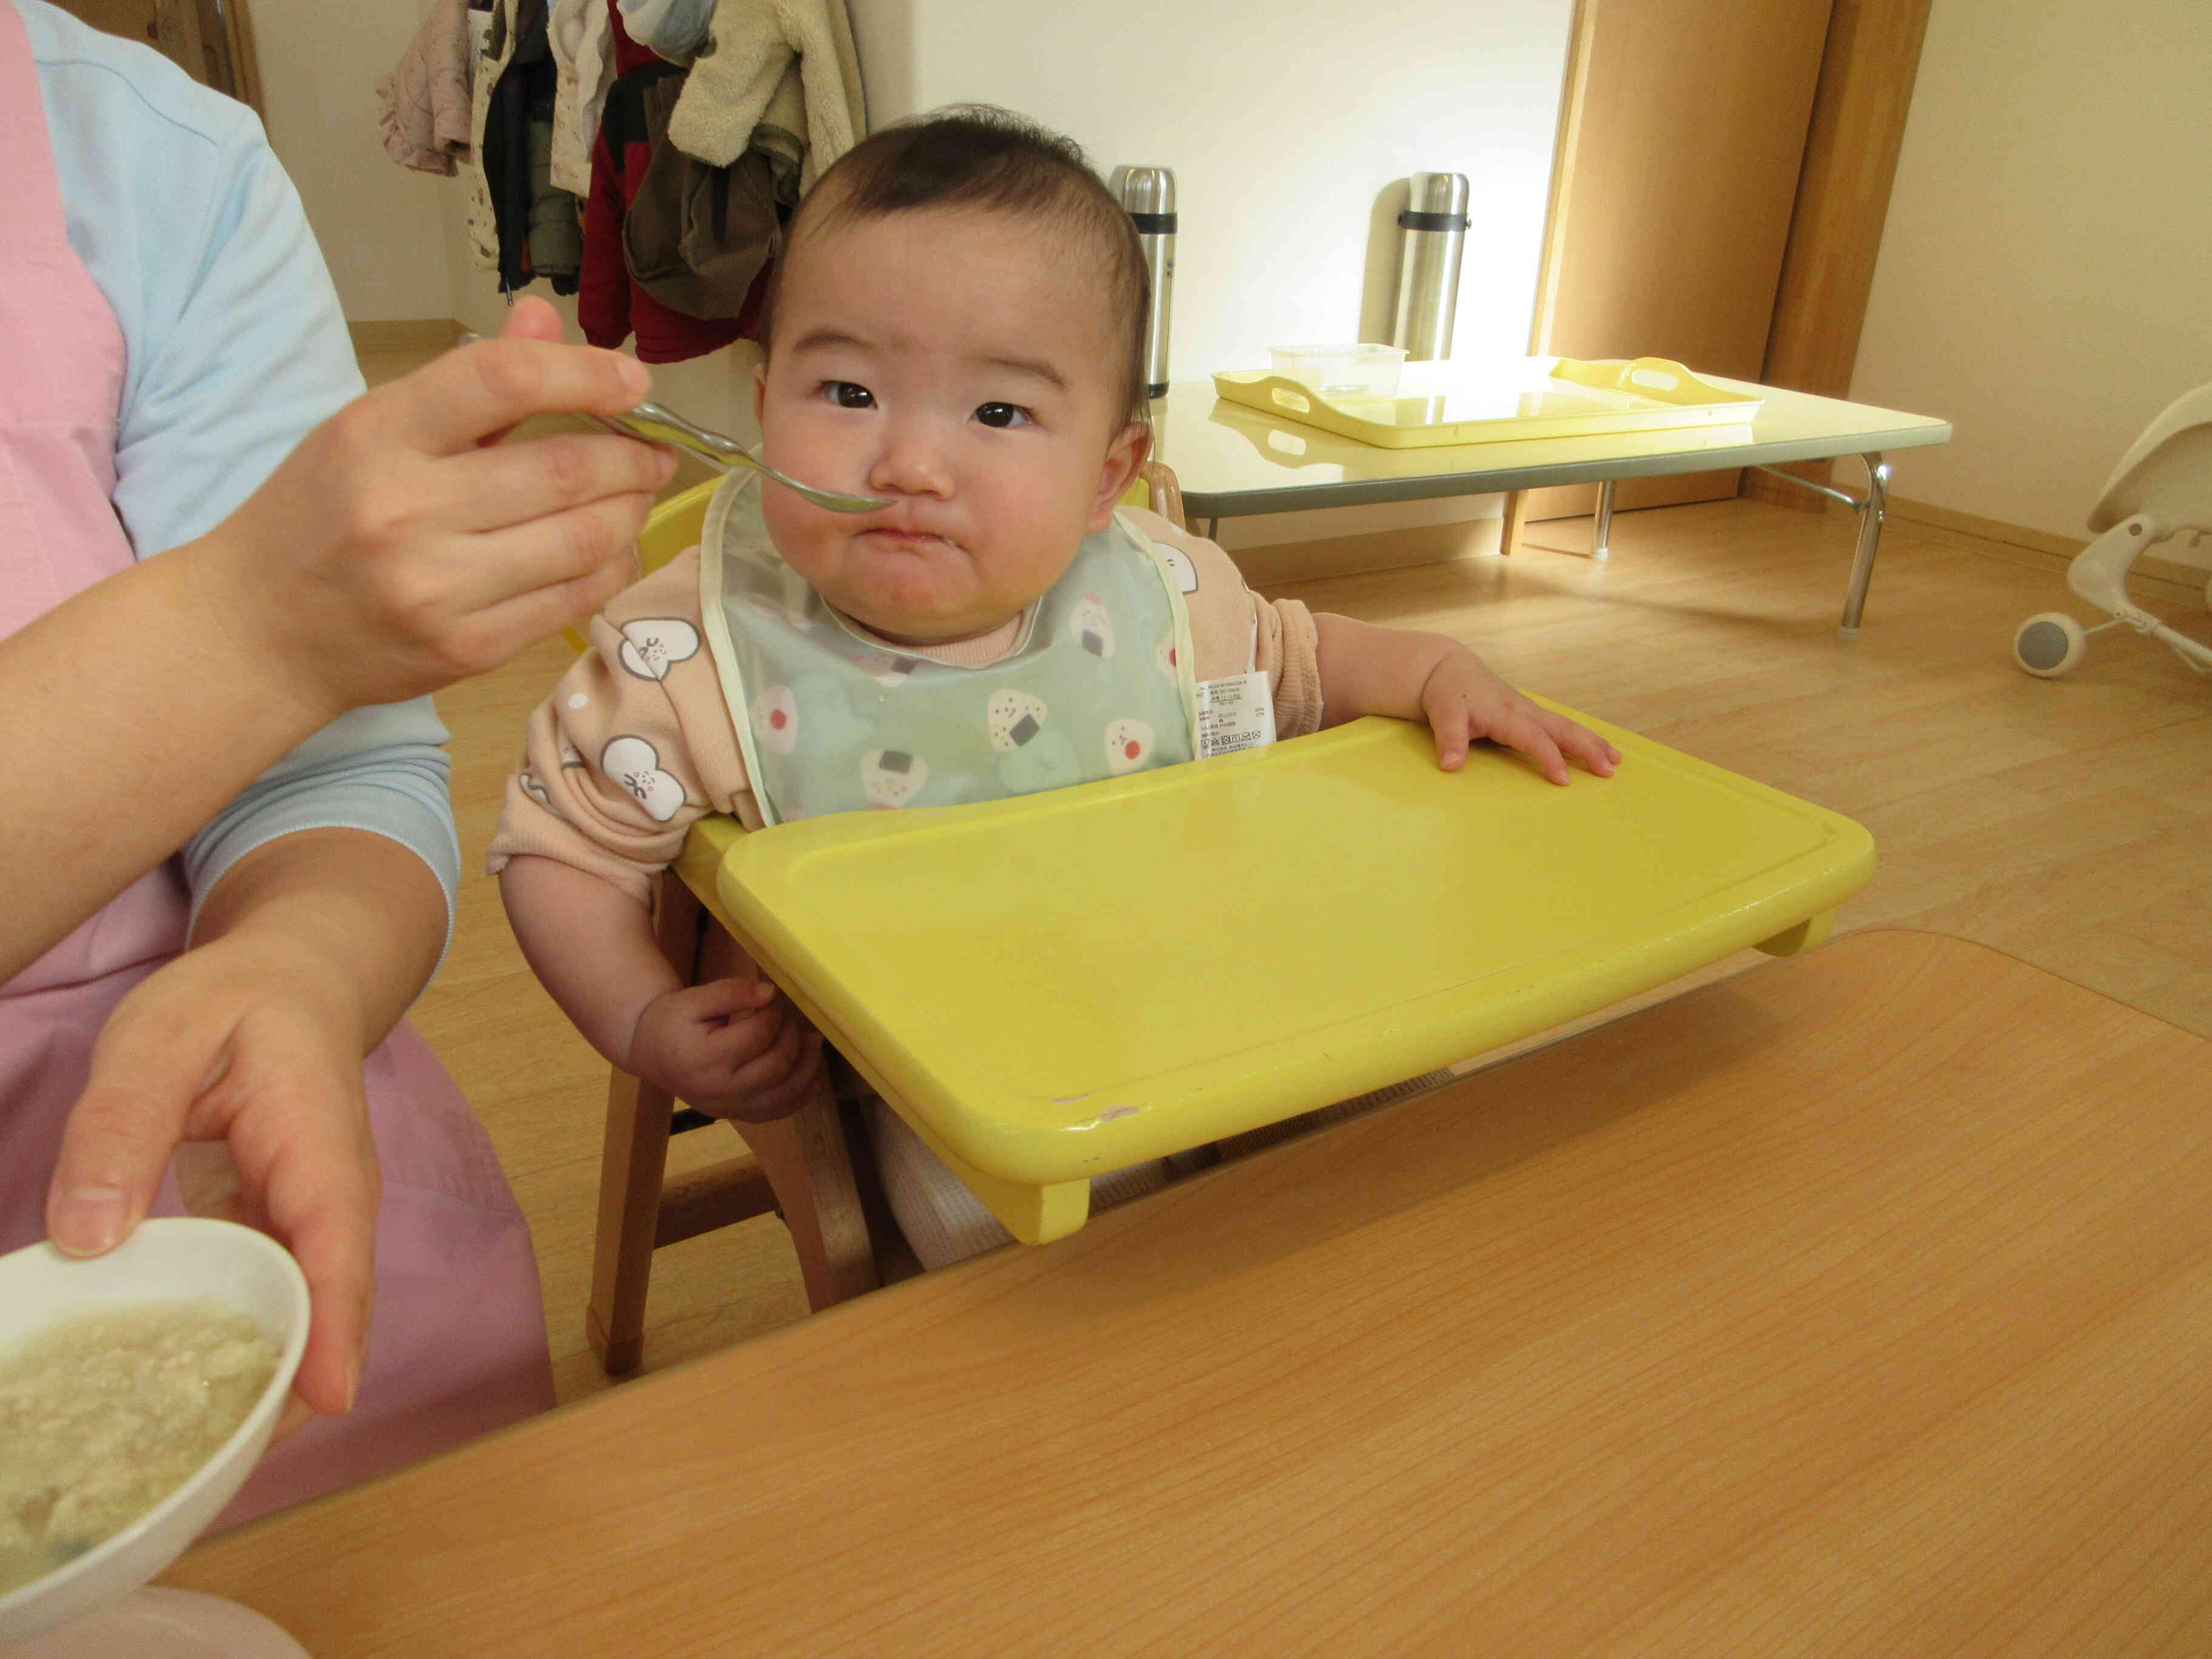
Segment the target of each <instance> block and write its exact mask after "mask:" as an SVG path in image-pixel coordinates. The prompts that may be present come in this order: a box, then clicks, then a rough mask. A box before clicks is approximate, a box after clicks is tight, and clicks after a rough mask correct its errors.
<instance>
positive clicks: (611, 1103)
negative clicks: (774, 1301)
mask: <svg viewBox="0 0 2212 1659" xmlns="http://www.w3.org/2000/svg"><path fill="white" fill-rule="evenodd" d="M700 918H701V911H700V907H699V901H698V900H697V899H696V898H695V897H693V896H692V895H691V892H690V889H688V888H686V887H685V886H684V884H683V883H682V882H680V881H676V880H673V879H663V880H661V881H660V882H659V883H657V884H655V892H654V897H653V932H654V935H655V937H656V939H658V940H659V945H660V949H661V953H662V954H663V955H664V956H665V957H667V958H668V960H669V962H670V963H671V965H672V966H674V968H675V969H676V971H677V972H678V974H679V975H682V976H683V978H684V981H685V983H687V984H688V983H690V981H691V977H692V974H693V970H694V969H695V968H696V964H697V962H698V959H699V924H700ZM675 1110H676V1102H675V1100H674V1098H673V1097H671V1096H670V1094H669V1093H668V1091H666V1090H665V1089H661V1088H658V1087H656V1086H655V1085H652V1084H649V1083H646V1082H643V1081H641V1080H640V1079H637V1078H634V1077H632V1076H630V1075H629V1073H626V1072H620V1071H617V1072H614V1073H611V1075H610V1077H609V1079H608V1081H607V1128H606V1139H605V1141H604V1142H603V1143H602V1146H601V1148H600V1152H599V1230H598V1234H597V1239H596V1243H595V1244H594V1246H593V1249H592V1296H591V1300H590V1302H589V1303H588V1304H586V1307H585V1311H584V1334H585V1335H586V1337H587V1338H588V1339H589V1340H590V1342H591V1345H592V1352H593V1353H595V1354H597V1355H598V1356H599V1364H602V1365H603V1366H605V1368H606V1369H607V1370H608V1371H609V1372H611V1373H620V1372H623V1371H630V1370H636V1369H637V1365H638V1362H639V1361H640V1360H641V1359H642V1358H644V1357H645V1293H646V1287H647V1284H648V1283H649V1282H650V1281H651V1279H652V1277H653V1241H654V1237H655V1235H656V1234H657V1233H658V1231H659V1222H660V1189H661V1185H662V1183H663V1182H664V1181H665V1179H666V1174H667V1168H668V1129H669V1120H670V1118H671V1116H673V1115H674V1114H675Z"/></svg>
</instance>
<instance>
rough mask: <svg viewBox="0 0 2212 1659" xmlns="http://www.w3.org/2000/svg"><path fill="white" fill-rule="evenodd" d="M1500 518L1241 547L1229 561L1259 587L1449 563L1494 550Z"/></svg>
mask: <svg viewBox="0 0 2212 1659" xmlns="http://www.w3.org/2000/svg"><path fill="white" fill-rule="evenodd" d="M1504 522H1505V521H1504V520H1503V519H1498V518H1489V519H1464V520H1460V521H1458V522H1457V523H1454V524H1424V525H1412V526H1407V527H1406V528H1404V529H1401V530H1377V531H1372V532H1369V533H1367V534H1365V535H1361V536H1330V537H1328V538H1324V539H1322V540H1320V541H1310V542H1278V543H1276V544H1273V546H1269V547H1240V548H1237V549H1235V550H1232V551H1231V554H1230V557H1231V558H1232V559H1234V560H1236V561H1237V569H1239V570H1241V571H1242V572H1243V574H1244V580H1246V581H1249V582H1250V583H1252V584H1253V585H1254V586H1259V587H1278V586H1283V585H1284V584H1285V583H1288V582H1310V581H1318V580H1321V579H1322V578H1323V577H1325V576H1351V575H1358V574H1363V573H1364V572H1366V571H1370V570H1402V569H1405V568H1408V567H1409V566H1413V565H1421V564H1449V563H1450V562H1452V561H1453V560H1455V559H1469V558H1478V557H1480V556H1484V555H1486V554H1494V553H1496V552H1497V551H1498V531H1499V530H1500V528H1501V527H1502V526H1504Z"/></svg>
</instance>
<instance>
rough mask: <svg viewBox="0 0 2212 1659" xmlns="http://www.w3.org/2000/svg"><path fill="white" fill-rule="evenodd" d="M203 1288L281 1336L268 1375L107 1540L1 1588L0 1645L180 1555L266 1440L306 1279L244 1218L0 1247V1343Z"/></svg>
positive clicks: (84, 1608)
mask: <svg viewBox="0 0 2212 1659" xmlns="http://www.w3.org/2000/svg"><path fill="white" fill-rule="evenodd" d="M199 1297H208V1298H210V1299H211V1300H213V1301H215V1302H217V1303H219V1304H222V1306H224V1307H226V1308H234V1309H236V1310H238V1311H239V1312H240V1313H246V1314H251V1315H252V1316H253V1317H254V1318H256V1319H258V1320H259V1321H260V1322H261V1328H262V1329H263V1330H264V1331H266V1332H267V1333H268V1334H270V1336H271V1337H273V1338H274V1339H275V1340H276V1341H277V1342H278V1343H279V1344H280V1345H281V1352H279V1353H278V1355H277V1359H276V1376H273V1377H271V1378H270V1380H269V1386H268V1387H267V1388H266V1389H264V1390H263V1391H262V1395H261V1398H260V1399H259V1400H258V1401H255V1402H254V1406H253V1409H252V1411H250V1412H248V1413H246V1420H245V1421H244V1422H243V1423H241V1424H240V1425H238V1429H237V1431H236V1432H235V1433H234V1434H233V1435H232V1436H231V1437H230V1438H229V1439H228V1440H226V1441H224V1442H223V1443H222V1447H221V1449H218V1450H217V1451H216V1454H215V1455H214V1456H212V1457H210V1458H209V1459H208V1461H207V1462H204V1463H203V1464H202V1465H201V1466H200V1467H199V1469H198V1470H197V1473H195V1474H193V1475H192V1476H191V1478H190V1479H189V1480H186V1481H185V1483H184V1485H182V1486H179V1487H178V1488H177V1489H176V1491H174V1492H171V1493H170V1494H169V1495H168V1496H167V1498H163V1499H162V1500H161V1502H160V1503H159V1504H155V1506H154V1507H153V1508H152V1509H151V1510H148V1511H147V1512H146V1513H145V1514H144V1515H143V1516H139V1517H138V1519H137V1520H136V1521H134V1522H131V1525H129V1526H127V1527H125V1528H124V1529H123V1530H122V1531H121V1532H118V1533H117V1534H115V1536H114V1537H112V1538H110V1539H108V1540H107V1541H106V1542H105V1543H102V1544H100V1545H97V1546H95V1547H93V1548H92V1549H89V1550H87V1551H86V1552H85V1553H83V1554H82V1555H80V1556H78V1557H77V1558H76V1559H74V1560H72V1561H70V1562H67V1563H65V1564H64V1565H61V1566H59V1567H57V1568H55V1569H54V1571H52V1572H50V1573H48V1574H47V1575H46V1577H43V1578H38V1579H33V1581H32V1582H31V1583H27V1584H25V1585H23V1586H22V1587H21V1589H15V1590H13V1591H11V1592H9V1594H8V1595H0V1644H4V1643H8V1642H17V1641H21V1640H22V1639H24V1638H27V1637H29V1636H33V1635H35V1634H37V1633H38V1632H40V1631H44V1630H50V1629H52V1627H53V1626H57V1625H59V1624H63V1623H65V1622H67V1621H68V1620H71V1619H75V1618H77V1617H79V1616H80V1615H82V1614H84V1613H90V1612H92V1611H94V1609H95V1608H99V1607H105V1606H106V1605H107V1604H108V1603H110V1602H112V1601H117V1600H118V1599H120V1598H121V1597H123V1596H125V1595H128V1594H129V1593H130V1592H131V1591H132V1590H134V1589H137V1587H138V1586H139V1585H141V1584H143V1583H145V1582H146V1581H147V1580H148V1579H149V1578H151V1577H153V1576H154V1575H155V1573H157V1572H159V1571H161V1569H162V1568H164V1567H166V1566H167V1565H169V1563H170V1562H172V1561H173V1560H175V1559H177V1557H179V1555H181V1554H183V1553H185V1547H187V1546H188V1545H190V1544H191V1541H193V1540H194V1539H195V1538H197V1537H198V1536H199V1534H200V1532H201V1529H202V1528H204V1527H205V1526H206V1525H207V1524H208V1522H210V1521H212V1520H214V1519H215V1517H216V1515H217V1514H218V1513H219V1512H220V1511H221V1510H222V1506H223V1505H224V1504H228V1503H229V1502H230V1500H231V1498H233V1497H234V1495H235V1494H236V1493H237V1491H238V1489H239V1487H240V1486H243V1485H244V1484H245V1483H246V1476H247V1475H248V1474H252V1471H253V1466H254V1464H255V1463H256V1462H258V1461H259V1460H260V1456H261V1454H262V1453H263V1451H264V1450H265V1449H267V1448H268V1445H269V1437H270V1435H271V1434H273V1433H274V1432H275V1431H276V1419H277V1418H278V1416H279V1415H280V1414H281V1413H283V1408H284V1401H285V1397H286V1395H288V1394H289V1392H290V1390H291V1387H292V1376H293V1373H294V1372H295V1371H297V1370H299V1369H300V1355H301V1352H302V1351H303V1350H304V1349H305V1348H306V1347H307V1279H305V1278H304V1277H303V1276H302V1275H301V1272H300V1267H299V1264H298V1263H297V1262H295V1261H293V1260H292V1257H291V1255H290V1254H289V1252H288V1251H286V1250H285V1249H284V1247H283V1245H281V1244H279V1243H276V1241H275V1240H274V1239H271V1238H269V1237H265V1236H264V1235H263V1234H261V1233H258V1232H255V1231H253V1230H252V1228H250V1227H240V1226H235V1225H232V1224H231V1223H229V1222H228V1221H206V1220H202V1219H199V1218H197V1217H191V1216H182V1217H175V1218H163V1219H156V1220H152V1221H147V1222H143V1223H142V1224H140V1225H139V1228H138V1231H137V1232H135V1233H133V1234H132V1235H131V1239H130V1242H129V1243H126V1244H125V1245H123V1247H122V1248H121V1249H116V1250H112V1251H111V1252H109V1253H108V1254H107V1255H103V1256H97V1257H94V1259H93V1260H91V1261H73V1260H71V1259H70V1257H68V1256H65V1255H62V1254H61V1252H60V1251H58V1250H57V1249H54V1248H53V1247H52V1245H49V1244H33V1245H32V1246H31V1247H30V1248H28V1249H21V1250H17V1251H15V1252H14V1253H13V1254H12V1255H4V1256H0V1352H6V1351H7V1350H8V1349H9V1348H12V1347H14V1346H15V1344H16V1343H18V1342H19V1341H21V1340H22V1339H24V1338H26V1337H27V1336H30V1335H32V1334H33V1333H35V1332H37V1331H39V1330H40V1329H42V1328H45V1327H46V1325H47V1324H49V1323H50V1322H52V1321H53V1320H54V1319H55V1318H56V1317H58V1316H60V1315H63V1314H65V1313H77V1312H82V1311H83V1310H87V1309H93V1308H113V1307H128V1306H130V1305H131V1304H134V1303H140V1302H171V1301H191V1300H196V1299H197V1298H199Z"/></svg>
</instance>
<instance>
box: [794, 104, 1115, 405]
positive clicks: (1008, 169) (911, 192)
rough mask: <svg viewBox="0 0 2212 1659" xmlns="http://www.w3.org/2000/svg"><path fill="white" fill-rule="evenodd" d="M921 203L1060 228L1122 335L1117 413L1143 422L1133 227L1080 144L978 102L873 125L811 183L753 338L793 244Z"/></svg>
mask: <svg viewBox="0 0 2212 1659" xmlns="http://www.w3.org/2000/svg"><path fill="white" fill-rule="evenodd" d="M931 207H946V208H950V207H969V208H981V209H985V210H989V211H993V212H999V213H1009V214H1017V215H1019V216H1022V217H1024V218H1026V219H1030V220H1033V221H1035V220H1042V221H1043V222H1047V223H1049V224H1054V225H1057V226H1059V227H1060V228H1064V229H1065V230H1066V232H1067V233H1068V234H1069V237H1070V239H1071V240H1072V241H1073V244H1074V245H1075V246H1076V247H1077V248H1078V249H1079V251H1080V252H1081V253H1083V254H1085V255H1088V256H1090V257H1091V258H1095V259H1096V261H1097V265H1098V274H1099V278H1100V280H1101V281H1102V282H1103V283H1104V284H1105V293H1106V298H1107V302H1108V304H1109V305H1110V306H1111V307H1112V308H1113V311H1114V313H1115V320H1116V321H1117V322H1118V323H1119V325H1120V328H1121V336H1122V343H1123V349H1122V351H1121V387H1120V392H1121V406H1122V407H1123V408H1125V409H1127V410H1128V412H1129V413H1128V418H1129V419H1131V420H1138V421H1141V420H1144V419H1146V418H1147V415H1148V410H1147V407H1146V401H1145V395H1144V394H1145V391H1146V382H1145V315H1146V311H1147V309H1148V308H1149V307H1150V306H1151V303H1152V285H1151V280H1150V278H1149V276H1147V274H1146V269H1145V256H1144V251H1143V249H1142V248H1141V247H1140V246H1139V244H1138V241H1137V232H1136V227H1135V226H1134V225H1133V224H1132V223H1131V222H1130V219H1129V216H1128V214H1127V212H1125V211H1124V210H1122V207H1121V204H1120V203H1119V202H1117V201H1115V199H1114V197H1113V194H1112V192H1111V191H1109V190H1108V189H1107V188H1106V186H1105V185H1104V184H1103V183H1102V182H1101V181H1100V179H1099V177H1098V175H1097V173H1095V172H1093V171H1092V170H1091V162H1090V160H1089V158H1088V157H1086V156H1085V155H1084V153H1083V148H1082V146H1081V145H1079V144H1078V143H1076V142H1075V141H1074V140H1073V139H1072V138H1065V137H1061V136H1060V134H1058V133H1056V132H1053V131H1049V130H1048V129H1047V128H1044V127H1042V126H1039V125H1037V124H1036V122H1034V121H1032V120H1030V119H1029V118H1027V117H1026V116H1021V115H1017V114H1015V113H1014V112H1012V111H1011V110H1005V109H1000V108H998V107H996V106H994V105H990V104H961V105H956V106H952V107H951V108H947V109H940V110H933V111H932V112H929V113H928V114H927V115H918V116H915V117H914V118H911V119H909V120H905V121H901V122H898V123H897V124H896V125H892V126H888V127H885V128H884V130H883V131H880V132H877V133H873V134H872V135H870V136H869V137H866V138H863V139H862V140H861V141H860V143H857V144H855V145H854V146H853V148H852V149H848V150H847V151H846V152H845V153H844V155H841V156H839V157H838V158H837V161H836V163H835V164H834V165H833V166H831V167H829V170H828V171H826V172H825V173H823V175H822V176H821V178H819V179H816V180H815V183H814V187H813V189H812V190H811V191H808V192H807V194H806V198H805V200H804V201H803V202H801V203H800V204H799V211H798V212H797V213H796V214H794V215H793V216H792V221H791V224H790V226H789V228H788V229H787V232H786V234H785V237H784V249H785V256H786V257H785V259H783V260H779V261H778V262H777V266H776V270H775V273H774V274H773V275H772V276H770V277H769V292H768V301H767V308H766V311H765V313H764V315H763V327H762V330H761V336H762V337H763V339H772V338H773V337H774V334H775V301H776V295H777V291H778V290H779V289H781V286H782V283H783V266H784V264H786V263H787V261H788V258H789V252H790V250H791V249H792V248H793V247H794V246H797V244H798V241H799V238H800V237H802V236H804V235H806V234H810V233H811V232H813V231H816V230H819V229H822V228H827V227H829V226H831V225H835V224H837V223H839V222H850V221H853V220H857V219H876V218H882V217H884V216H889V215H890V214H894V213H908V212H912V211H914V210H916V209H920V208H931Z"/></svg>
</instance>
